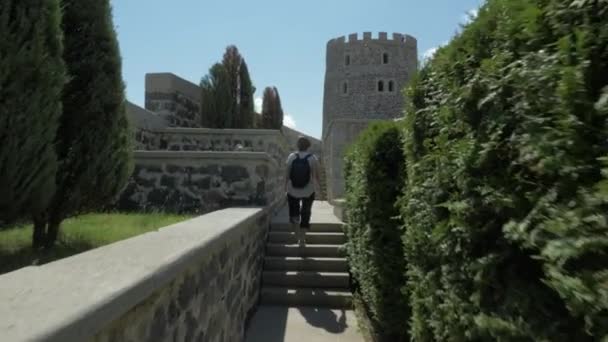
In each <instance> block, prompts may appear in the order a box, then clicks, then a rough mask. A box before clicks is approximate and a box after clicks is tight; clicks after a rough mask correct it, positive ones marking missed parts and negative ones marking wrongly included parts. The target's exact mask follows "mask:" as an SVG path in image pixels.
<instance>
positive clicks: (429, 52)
mask: <svg viewBox="0 0 608 342" xmlns="http://www.w3.org/2000/svg"><path fill="white" fill-rule="evenodd" d="M437 49H439V46H435V47H432V48H430V49H428V50H426V51H424V53H423V54H422V59H423V60H425V61H426V60H427V59H429V58H431V57H433V55H434V54H435V52H437Z"/></svg>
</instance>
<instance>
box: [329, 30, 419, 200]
mask: <svg viewBox="0 0 608 342" xmlns="http://www.w3.org/2000/svg"><path fill="white" fill-rule="evenodd" d="M417 68H418V44H417V42H416V39H415V38H414V37H412V36H409V35H404V34H399V33H394V34H393V35H392V39H389V37H388V35H387V34H386V32H380V33H379V35H378V38H372V34H371V32H364V33H363V39H359V37H358V36H357V34H356V33H355V34H350V35H349V36H348V40H346V39H345V38H344V37H339V38H336V39H332V40H330V41H329V42H328V43H327V58H326V73H325V92H324V98H323V156H324V164H325V166H326V174H327V177H328V179H327V180H328V183H327V189H328V196H329V198H330V199H335V198H339V197H341V196H342V195H343V193H344V176H343V165H342V164H343V163H342V159H343V157H344V152H345V149H346V148H347V147H348V145H350V144H351V143H352V142H354V140H355V139H356V138H357V136H358V135H359V133H360V132H361V131H362V130H364V129H365V128H366V127H367V125H368V124H369V123H370V122H371V121H374V120H392V119H397V118H400V117H401V116H402V115H403V106H404V96H403V93H402V91H401V90H402V89H403V87H404V86H405V85H406V84H407V82H408V81H409V80H410V77H411V76H412V75H414V73H415V72H416V70H417Z"/></svg>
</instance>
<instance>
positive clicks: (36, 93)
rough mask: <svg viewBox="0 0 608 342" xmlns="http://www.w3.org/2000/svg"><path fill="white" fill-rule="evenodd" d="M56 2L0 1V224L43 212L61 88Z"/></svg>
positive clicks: (52, 173)
mask: <svg viewBox="0 0 608 342" xmlns="http://www.w3.org/2000/svg"><path fill="white" fill-rule="evenodd" d="M60 23H61V12H60V8H59V2H58V1H56V0H48V1H43V0H7V1H2V2H0V37H2V38H1V39H0V141H1V142H2V144H0V189H2V190H1V192H2V195H0V222H2V221H10V220H13V219H16V218H17V217H19V216H23V215H27V214H29V213H32V212H33V213H36V212H38V211H41V210H44V208H45V207H46V205H47V204H48V202H49V200H50V198H51V196H52V195H53V192H54V188H55V186H54V183H55V172H56V169H57V156H56V154H55V151H54V148H53V141H54V139H55V134H56V132H57V127H58V124H59V123H58V120H59V115H60V114H61V89H62V87H63V84H64V83H65V66H64V63H63V59H62V54H63V45H62V35H61V28H60Z"/></svg>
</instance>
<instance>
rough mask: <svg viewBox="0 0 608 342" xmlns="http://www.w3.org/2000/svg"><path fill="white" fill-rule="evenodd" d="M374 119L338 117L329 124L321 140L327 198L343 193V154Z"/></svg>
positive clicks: (337, 196) (340, 195) (334, 197)
mask: <svg viewBox="0 0 608 342" xmlns="http://www.w3.org/2000/svg"><path fill="white" fill-rule="evenodd" d="M373 121H374V120H365V119H359V120H358V119H350V120H349V119H340V120H334V121H332V123H331V124H330V125H329V128H328V131H327V135H326V136H325V137H324V139H323V141H324V143H323V156H324V159H325V160H324V162H325V170H326V172H327V176H326V177H327V197H328V199H331V200H333V199H337V198H341V197H342V196H343V195H344V156H345V153H346V151H347V149H348V147H349V146H350V145H351V144H352V143H353V142H354V141H355V140H356V139H357V137H358V136H359V134H360V133H361V132H362V131H363V130H365V129H366V128H367V126H369V124H370V123H371V122H373Z"/></svg>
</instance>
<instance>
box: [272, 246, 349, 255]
mask: <svg viewBox="0 0 608 342" xmlns="http://www.w3.org/2000/svg"><path fill="white" fill-rule="evenodd" d="M342 247H343V245H305V246H302V247H300V246H298V245H294V244H276V243H267V244H266V254H267V255H268V256H284V257H320V258H323V257H328V258H340V257H345V256H346V252H345V250H344V248H342Z"/></svg>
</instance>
